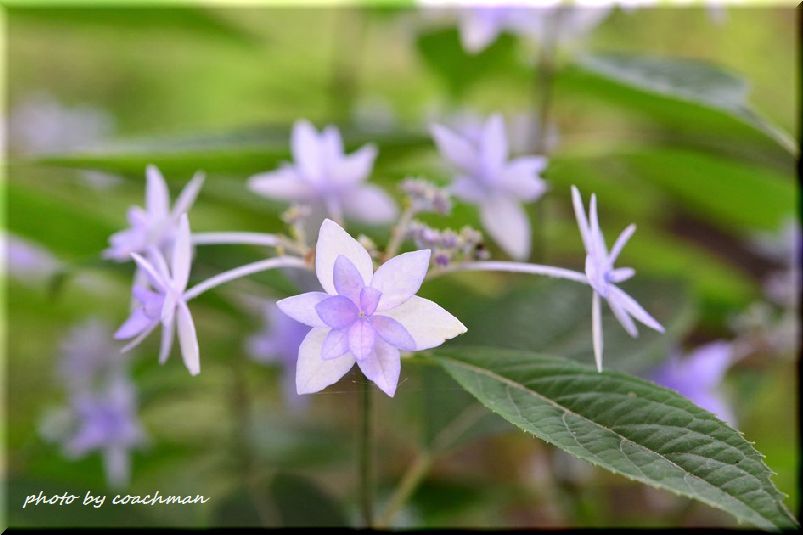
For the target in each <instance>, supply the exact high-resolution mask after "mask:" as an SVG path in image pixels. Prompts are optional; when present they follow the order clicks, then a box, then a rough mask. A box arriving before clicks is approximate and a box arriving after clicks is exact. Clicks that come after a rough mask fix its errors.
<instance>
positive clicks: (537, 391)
mask: <svg viewBox="0 0 803 535" xmlns="http://www.w3.org/2000/svg"><path fill="white" fill-rule="evenodd" d="M432 360H433V361H434V362H435V363H437V364H438V365H440V366H441V367H443V368H444V369H445V370H446V371H447V372H448V373H449V374H450V375H451V376H452V377H453V378H454V379H455V380H456V381H457V382H458V383H460V384H461V385H462V386H463V387H464V388H465V389H466V390H468V391H469V392H470V393H471V394H473V395H474V396H475V397H477V399H479V400H480V401H481V402H482V403H483V404H484V405H485V406H486V407H488V408H489V409H490V410H492V411H493V412H495V413H497V414H499V415H500V416H502V417H503V418H505V419H506V420H508V421H510V422H511V423H513V424H514V425H516V426H517V427H519V428H520V429H522V430H524V431H526V432H528V433H532V434H534V435H535V436H537V437H539V438H541V439H542V440H545V441H546V442H549V443H551V444H553V445H555V446H557V447H559V448H561V449H563V450H565V451H567V452H568V453H570V454H572V455H574V456H576V457H578V458H580V459H583V460H586V461H589V462H591V463H592V464H595V465H598V466H600V467H602V468H605V469H607V470H610V471H611V472H614V473H617V474H621V475H624V476H626V477H628V478H631V479H634V480H637V481H640V482H642V483H645V484H648V485H651V486H654V487H657V488H661V489H665V490H669V491H671V492H674V493H676V494H679V495H682V496H687V497H689V498H693V499H696V500H699V501H701V502H703V503H706V504H708V505H710V506H712V507H716V508H719V509H722V510H724V511H726V512H728V513H730V514H731V515H733V516H734V517H736V518H737V519H738V520H739V521H740V522H746V523H748V524H751V525H754V526H756V527H760V528H763V529H770V530H773V529H781V528H792V527H795V526H796V525H797V522H796V520H795V519H794V517H793V516H792V515H791V514H790V513H789V511H788V510H787V509H786V507H785V506H784V505H783V496H782V495H781V493H780V492H779V491H778V490H777V489H776V488H775V486H774V485H773V483H772V481H771V480H770V475H771V473H770V471H769V469H768V468H767V466H766V465H765V464H764V462H763V460H762V457H761V454H760V453H758V452H757V451H756V450H755V449H754V448H753V447H752V446H751V445H750V444H749V443H748V442H747V441H746V440H745V439H744V437H743V436H742V435H741V434H740V433H739V432H738V431H736V430H734V429H732V428H730V427H728V426H727V425H726V424H725V423H723V422H721V421H720V420H718V419H717V418H716V417H715V416H714V415H712V414H710V413H708V412H706V411H704V410H702V409H700V408H698V407H696V406H695V405H694V404H692V403H691V402H690V401H688V400H687V399H685V398H683V397H682V396H680V395H679V394H677V393H675V392H672V391H670V390H667V389H665V388H662V387H659V386H657V385H655V384H653V383H650V382H648V381H644V380H642V379H638V378H636V377H633V376H629V375H625V374H622V373H619V372H610V371H606V372H604V373H597V372H596V371H595V370H594V369H593V368H591V367H588V366H581V365H579V364H576V363H574V362H572V361H570V360H568V359H562V358H556V357H547V356H542V355H538V354H534V353H528V352H520V351H506V350H500V349H491V348H468V347H459V346H455V345H452V346H449V347H444V348H441V349H438V350H436V351H434V352H433V356H432Z"/></svg>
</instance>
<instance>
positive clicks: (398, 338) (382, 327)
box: [371, 316, 416, 351]
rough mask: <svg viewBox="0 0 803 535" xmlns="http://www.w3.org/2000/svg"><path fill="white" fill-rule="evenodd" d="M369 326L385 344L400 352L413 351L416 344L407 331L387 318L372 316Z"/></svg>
mask: <svg viewBox="0 0 803 535" xmlns="http://www.w3.org/2000/svg"><path fill="white" fill-rule="evenodd" d="M371 325H372V326H373V327H374V330H375V331H376V334H378V335H379V336H380V338H382V339H383V340H384V341H385V342H387V343H389V344H390V345H392V346H393V347H396V348H398V349H401V350H402V351H415V350H416V343H415V340H413V337H412V336H410V333H409V332H407V329H405V328H404V326H403V325H402V324H401V323H399V322H398V321H396V320H394V319H393V318H389V317H387V316H373V317H372V318H371Z"/></svg>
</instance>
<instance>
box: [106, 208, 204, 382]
mask: <svg viewBox="0 0 803 535" xmlns="http://www.w3.org/2000/svg"><path fill="white" fill-rule="evenodd" d="M131 257H132V258H133V259H134V260H135V261H136V263H137V265H138V266H139V268H140V269H141V270H142V271H143V272H144V273H145V274H146V276H147V281H148V283H149V284H150V286H151V288H152V289H149V288H147V287H146V286H144V285H137V284H135V285H134V288H133V290H132V292H133V295H134V299H135V301H136V303H137V304H136V306H135V308H134V310H133V311H132V312H131V316H130V317H129V318H128V319H127V320H126V321H125V323H123V325H122V326H121V327H120V328H119V329H118V330H117V332H116V333H115V334H114V337H115V338H116V339H118V340H127V339H130V338H133V339H134V340H133V341H132V342H130V343H129V344H128V345H127V346H126V347H125V348H124V349H123V351H128V350H129V349H131V348H133V347H136V346H137V345H139V344H140V342H142V340H144V339H145V337H146V336H148V334H150V333H151V331H153V330H154V329H155V328H156V327H157V326H158V325H159V324H160V323H161V325H162V345H161V349H160V352H159V362H160V363H164V362H165V361H166V360H167V357H168V356H169V355H170V349H171V347H172V345H173V330H174V326H175V328H176V329H177V330H178V340H179V344H180V346H181V356H182V358H183V359H184V365H185V366H187V369H188V370H189V371H190V373H191V374H192V375H197V374H198V373H200V372H201V364H200V361H199V357H198V338H197V336H196V333H195V324H194V323H193V321H192V315H191V314H190V309H189V308H188V307H187V303H186V299H185V297H184V292H185V290H186V289H187V281H188V280H189V276H190V268H191V265H192V244H191V242H190V224H189V221H188V220H187V215H186V214H184V215H182V216H181V219H180V220H179V224H178V230H177V232H176V239H175V244H174V246H173V254H172V257H171V265H170V268H168V266H167V261H166V260H165V258H164V256H163V255H162V253H161V252H160V251H153V254H152V255H151V258H152V260H153V264H152V263H151V262H149V261H148V260H146V259H144V258H143V257H141V256H139V255H138V254H136V253H132V254H131Z"/></svg>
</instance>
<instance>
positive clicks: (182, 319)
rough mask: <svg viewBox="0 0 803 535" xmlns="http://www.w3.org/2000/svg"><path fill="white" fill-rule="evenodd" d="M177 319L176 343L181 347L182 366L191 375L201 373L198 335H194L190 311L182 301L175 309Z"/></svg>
mask: <svg viewBox="0 0 803 535" xmlns="http://www.w3.org/2000/svg"><path fill="white" fill-rule="evenodd" d="M177 317H178V323H177V326H178V342H179V345H180V346H181V358H183V359H184V365H185V366H186V367H187V369H188V370H189V371H190V373H191V374H192V375H198V374H199V373H201V361H200V358H199V357H200V355H199V352H198V335H197V334H196V333H195V324H194V323H193V321H192V315H191V314H190V309H189V308H187V304H186V303H184V302H183V301H179V303H178V309H177Z"/></svg>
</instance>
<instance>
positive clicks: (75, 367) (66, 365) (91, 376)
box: [58, 318, 126, 391]
mask: <svg viewBox="0 0 803 535" xmlns="http://www.w3.org/2000/svg"><path fill="white" fill-rule="evenodd" d="M61 355H62V356H61V359H60V360H59V366H58V370H59V375H60V376H61V378H62V379H63V380H64V382H65V383H66V385H67V386H68V388H69V389H70V390H72V391H83V390H87V389H90V388H92V387H93V386H95V385H96V384H97V383H101V384H104V383H106V382H108V381H109V379H110V378H113V377H117V376H119V375H120V374H121V372H122V370H123V367H124V364H125V360H126V356H125V355H123V354H121V353H120V352H119V351H118V350H117V347H116V346H115V345H114V343H113V339H112V332H111V329H110V327H109V326H108V325H107V324H106V323H105V322H103V321H101V320H99V319H97V318H90V319H89V320H87V321H85V322H84V323H81V324H80V325H77V326H75V327H73V328H72V329H70V331H69V333H67V336H66V337H65V338H64V340H62V343H61Z"/></svg>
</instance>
